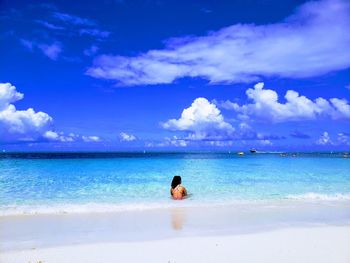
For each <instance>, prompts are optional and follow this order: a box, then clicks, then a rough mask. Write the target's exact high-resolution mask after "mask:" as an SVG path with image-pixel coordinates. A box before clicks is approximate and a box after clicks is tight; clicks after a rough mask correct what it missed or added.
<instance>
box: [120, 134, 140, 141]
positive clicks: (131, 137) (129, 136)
mask: <svg viewBox="0 0 350 263" xmlns="http://www.w3.org/2000/svg"><path fill="white" fill-rule="evenodd" d="M119 138H120V140H121V141H126V142H131V141H135V140H136V137H135V136H134V135H132V134H127V133H126V132H121V133H119Z"/></svg>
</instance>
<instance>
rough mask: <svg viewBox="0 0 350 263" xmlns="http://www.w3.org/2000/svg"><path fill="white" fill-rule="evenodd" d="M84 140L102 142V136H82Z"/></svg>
mask: <svg viewBox="0 0 350 263" xmlns="http://www.w3.org/2000/svg"><path fill="white" fill-rule="evenodd" d="M82 139H83V141H84V142H100V141H101V138H100V137H98V136H84V135H83V136H82Z"/></svg>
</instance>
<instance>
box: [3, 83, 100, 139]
mask: <svg viewBox="0 0 350 263" xmlns="http://www.w3.org/2000/svg"><path fill="white" fill-rule="evenodd" d="M21 99H23V94H22V93H20V92H18V91H17V90H16V87H15V86H13V85H11V84H10V83H0V142H17V141H44V140H45V141H57V142H74V141H78V140H83V141H85V142H93V141H94V142H97V141H100V138H99V137H97V136H80V135H76V134H73V133H70V134H68V135H67V134H64V133H63V132H56V131H54V130H53V129H52V128H53V127H52V124H53V119H52V117H51V116H50V115H48V114H47V113H45V112H41V111H39V112H35V111H34V110H33V109H32V108H29V109H27V110H17V109H16V107H15V105H13V103H15V102H17V101H19V100H21Z"/></svg>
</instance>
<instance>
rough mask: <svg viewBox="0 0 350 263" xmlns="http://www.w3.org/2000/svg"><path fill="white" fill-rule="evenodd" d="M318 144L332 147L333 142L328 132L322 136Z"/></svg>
mask: <svg viewBox="0 0 350 263" xmlns="http://www.w3.org/2000/svg"><path fill="white" fill-rule="evenodd" d="M316 144H318V145H332V144H333V142H332V140H331V138H330V136H329V134H328V132H326V131H325V132H323V133H322V134H321V136H320V138H319V139H318V140H317V141H316Z"/></svg>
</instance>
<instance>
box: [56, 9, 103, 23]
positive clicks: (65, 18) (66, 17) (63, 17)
mask: <svg viewBox="0 0 350 263" xmlns="http://www.w3.org/2000/svg"><path fill="white" fill-rule="evenodd" d="M52 16H53V17H54V18H56V19H58V20H60V21H62V22H65V23H67V24H72V25H80V26H81V25H85V26H94V25H96V23H95V22H94V21H93V20H90V19H87V18H82V17H79V16H76V15H71V14H67V13H62V12H53V13H52Z"/></svg>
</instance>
